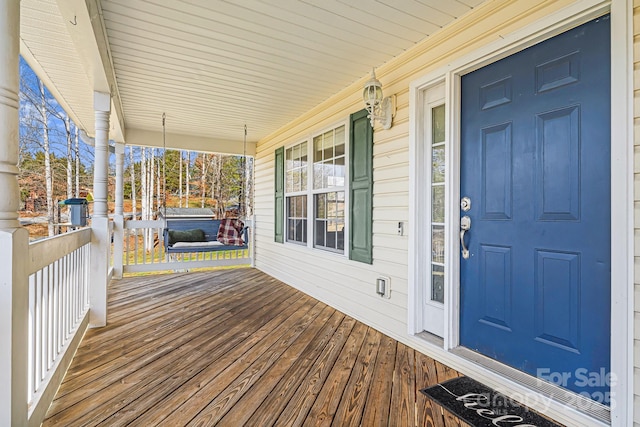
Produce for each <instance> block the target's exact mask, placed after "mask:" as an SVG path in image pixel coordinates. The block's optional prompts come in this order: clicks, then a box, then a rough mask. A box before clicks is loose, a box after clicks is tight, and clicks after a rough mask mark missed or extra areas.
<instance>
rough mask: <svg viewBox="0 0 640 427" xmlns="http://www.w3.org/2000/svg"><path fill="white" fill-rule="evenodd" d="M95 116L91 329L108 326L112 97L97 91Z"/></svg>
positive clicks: (95, 94)
mask: <svg viewBox="0 0 640 427" xmlns="http://www.w3.org/2000/svg"><path fill="white" fill-rule="evenodd" d="M93 107H94V110H95V117H96V138H95V166H94V171H93V200H94V203H93V215H92V219H91V229H92V238H91V285H90V287H91V288H90V291H89V299H90V311H89V326H90V327H92V328H95V327H100V326H105V325H106V324H107V285H108V281H109V255H110V253H111V238H110V237H111V236H109V218H108V216H107V213H108V210H107V194H108V190H107V181H108V176H109V113H110V111H111V95H110V94H108V93H102V92H94V101H93Z"/></svg>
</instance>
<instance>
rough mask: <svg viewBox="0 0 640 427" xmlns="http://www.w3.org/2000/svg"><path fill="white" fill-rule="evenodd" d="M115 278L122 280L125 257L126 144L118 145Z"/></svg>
mask: <svg viewBox="0 0 640 427" xmlns="http://www.w3.org/2000/svg"><path fill="white" fill-rule="evenodd" d="M113 225H114V232H113V277H114V278H116V279H122V268H123V266H122V259H123V255H124V144H122V143H119V142H117V143H116V209H115V212H114V216H113Z"/></svg>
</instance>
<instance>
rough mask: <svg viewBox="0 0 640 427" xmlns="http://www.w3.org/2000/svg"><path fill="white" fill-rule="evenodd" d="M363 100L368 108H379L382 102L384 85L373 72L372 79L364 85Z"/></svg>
mask: <svg viewBox="0 0 640 427" xmlns="http://www.w3.org/2000/svg"><path fill="white" fill-rule="evenodd" d="M362 99H363V100H364V103H365V104H366V105H367V107H377V106H378V105H380V103H381V102H382V85H381V84H380V82H379V81H378V79H376V75H375V73H374V72H373V71H371V79H369V81H368V82H367V83H366V84H365V85H364V90H363V91H362Z"/></svg>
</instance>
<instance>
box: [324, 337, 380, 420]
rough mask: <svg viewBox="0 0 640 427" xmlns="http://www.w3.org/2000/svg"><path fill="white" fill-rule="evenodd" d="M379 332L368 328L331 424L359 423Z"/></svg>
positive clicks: (371, 374)
mask: <svg viewBox="0 0 640 427" xmlns="http://www.w3.org/2000/svg"><path fill="white" fill-rule="evenodd" d="M381 335H382V334H381V333H380V332H378V331H376V330H374V329H372V328H369V329H368V330H367V336H366V338H365V340H364V343H363V344H362V347H361V349H360V354H359V355H358V358H357V359H356V362H355V365H354V366H353V370H352V371H351V376H350V377H349V381H348V382H347V385H346V387H345V388H344V391H343V392H342V399H341V400H340V404H339V405H338V409H337V410H336V413H335V415H334V416H333V421H332V424H331V425H332V426H336V427H340V426H354V427H357V426H359V425H360V424H361V420H362V413H363V411H364V406H365V404H366V401H367V395H368V394H369V387H370V386H371V379H372V377H373V368H374V365H375V362H376V357H377V356H378V348H379V346H380V338H381Z"/></svg>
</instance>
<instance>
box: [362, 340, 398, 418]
mask: <svg viewBox="0 0 640 427" xmlns="http://www.w3.org/2000/svg"><path fill="white" fill-rule="evenodd" d="M397 344H398V343H397V341H396V340H394V339H392V338H389V337H388V336H386V335H383V336H382V338H381V340H380V347H379V349H378V357H377V358H376V366H375V369H374V372H373V380H372V385H371V389H370V391H369V397H368V399H367V403H366V405H365V408H364V416H363V417H362V425H363V426H371V427H387V426H388V424H389V413H390V412H391V389H392V388H393V370H394V367H395V365H396V350H397Z"/></svg>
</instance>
